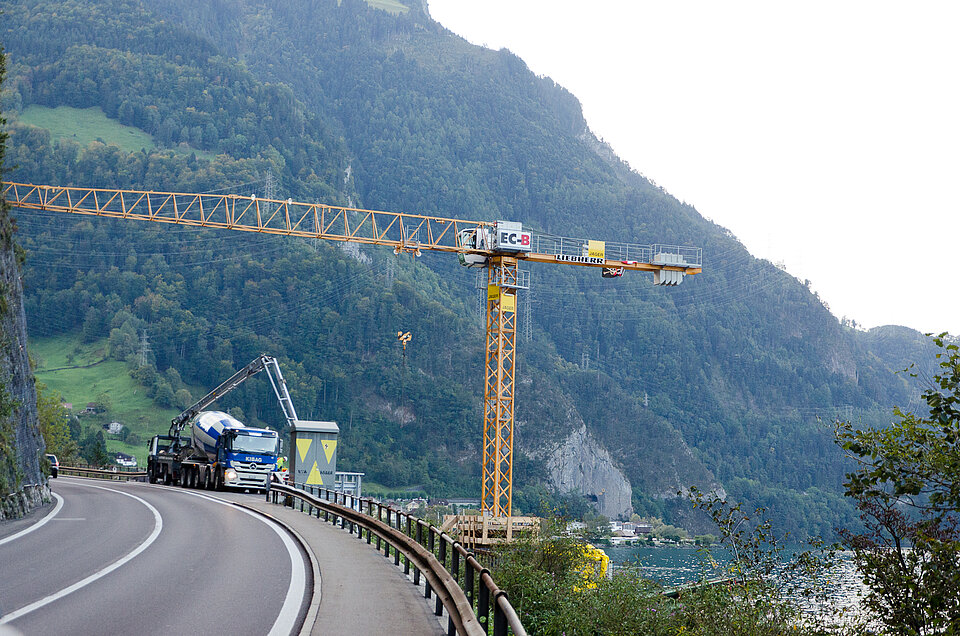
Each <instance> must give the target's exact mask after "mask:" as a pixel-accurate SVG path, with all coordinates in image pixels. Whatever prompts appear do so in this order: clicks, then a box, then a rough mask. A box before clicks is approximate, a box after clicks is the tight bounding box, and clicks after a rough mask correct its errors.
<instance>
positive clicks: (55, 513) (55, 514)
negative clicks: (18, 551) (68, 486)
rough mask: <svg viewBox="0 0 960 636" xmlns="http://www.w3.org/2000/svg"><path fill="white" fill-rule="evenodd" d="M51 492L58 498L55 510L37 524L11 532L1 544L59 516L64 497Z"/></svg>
mask: <svg viewBox="0 0 960 636" xmlns="http://www.w3.org/2000/svg"><path fill="white" fill-rule="evenodd" d="M51 494H52V495H53V498H54V499H56V500H57V505H56V506H54V507H53V510H51V511H50V513H49V514H48V515H47V516H46V517H44V518H43V519H41V520H40V521H38V522H36V523H35V524H33V525H32V526H30V527H29V528H24V529H23V530H21V531H20V532H18V533H16V534H11V535H10V536H9V537H4V538H3V539H0V545H3V544H4V543H7V542H9V541H13V540H14V539H16V538H18V537H22V536H23V535H25V534H27V533H28V532H33V531H34V530H36V529H37V528H40V527H42V526H43V525H44V524H45V523H47V522H48V521H50V520H51V519H53V518H54V517H55V516H57V513H58V512H60V509H61V508H63V497H61V496H60V495H58V494H57V493H55V492H54V493H51Z"/></svg>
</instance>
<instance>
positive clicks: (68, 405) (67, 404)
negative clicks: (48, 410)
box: [60, 402, 73, 411]
mask: <svg viewBox="0 0 960 636" xmlns="http://www.w3.org/2000/svg"><path fill="white" fill-rule="evenodd" d="M60 406H62V407H63V408H65V409H67V410H68V411H72V410H73V402H61V403H60Z"/></svg>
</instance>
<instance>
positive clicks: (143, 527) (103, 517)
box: [0, 477, 312, 635]
mask: <svg viewBox="0 0 960 636" xmlns="http://www.w3.org/2000/svg"><path fill="white" fill-rule="evenodd" d="M51 485H52V488H53V491H54V493H56V495H57V496H58V498H59V500H58V502H57V504H56V505H53V506H46V507H44V508H43V509H42V510H40V511H36V512H35V513H34V514H32V515H31V517H30V518H29V519H26V520H23V521H20V522H16V523H13V524H6V523H5V524H3V525H0V634H4V635H5V634H7V633H14V634H15V633H17V632H22V633H23V634H94V633H100V634H124V633H151V634H155V633H181V634H182V633H235V634H287V633H290V632H291V631H292V630H293V629H295V628H296V627H298V626H299V623H300V620H301V619H302V614H303V613H304V612H305V610H306V606H307V604H308V602H309V592H310V590H309V587H310V585H311V584H312V582H311V581H310V580H309V579H310V574H309V573H310V568H309V567H308V566H307V565H305V563H304V559H303V556H302V555H301V553H300V551H299V549H298V547H297V545H296V544H295V542H294V541H293V540H292V539H291V538H290V537H289V535H288V534H287V533H286V532H285V531H284V530H282V529H281V528H279V527H278V526H276V525H275V524H273V523H272V522H269V521H267V520H265V519H264V518H263V517H261V516H259V515H257V514H255V513H252V512H250V511H247V510H244V509H241V508H238V507H237V506H234V505H232V504H230V503H229V502H226V501H225V500H223V499H222V498H217V497H216V496H215V493H205V492H200V491H193V490H182V489H178V488H168V487H163V486H153V485H149V484H142V483H135V482H129V483H123V482H99V481H94V480H84V479H71V478H69V477H60V478H58V479H55V480H51ZM231 498H235V497H231ZM11 628H12V629H13V630H15V631H12V632H10V631H9V630H10V629H11ZM4 630H7V631H4Z"/></svg>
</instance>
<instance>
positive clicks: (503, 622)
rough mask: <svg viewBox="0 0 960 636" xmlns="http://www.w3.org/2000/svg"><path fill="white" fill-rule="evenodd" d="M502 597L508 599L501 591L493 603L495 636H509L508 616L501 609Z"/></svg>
mask: <svg viewBox="0 0 960 636" xmlns="http://www.w3.org/2000/svg"><path fill="white" fill-rule="evenodd" d="M501 596H504V597H506V596H507V593H506V592H504V591H503V590H501V591H500V592H499V593H498V594H497V598H495V599H494V601H493V636H507V615H506V614H504V613H503V610H502V609H500V597H501Z"/></svg>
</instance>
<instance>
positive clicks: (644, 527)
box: [633, 523, 653, 534]
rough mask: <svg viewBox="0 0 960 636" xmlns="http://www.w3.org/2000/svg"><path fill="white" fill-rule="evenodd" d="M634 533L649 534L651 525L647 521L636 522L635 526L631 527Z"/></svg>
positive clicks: (651, 529)
mask: <svg viewBox="0 0 960 636" xmlns="http://www.w3.org/2000/svg"><path fill="white" fill-rule="evenodd" d="M633 532H634V533H635V534H650V533H651V532H653V526H652V525H650V524H649V523H638V524H637V527H636V528H634V529H633Z"/></svg>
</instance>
